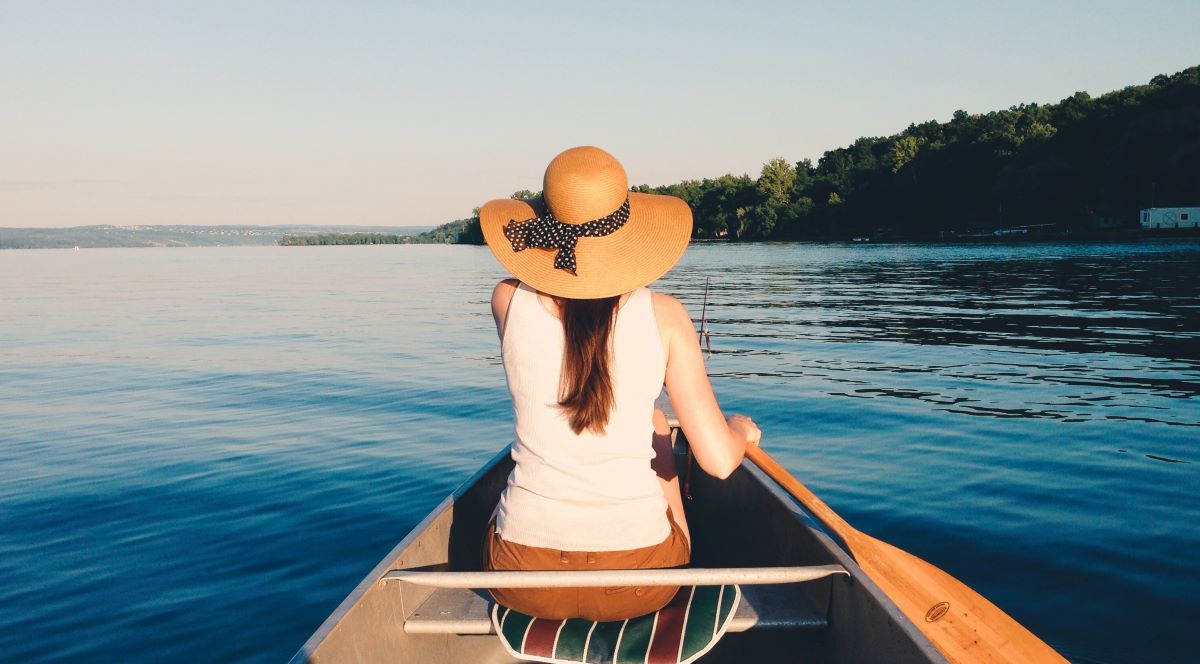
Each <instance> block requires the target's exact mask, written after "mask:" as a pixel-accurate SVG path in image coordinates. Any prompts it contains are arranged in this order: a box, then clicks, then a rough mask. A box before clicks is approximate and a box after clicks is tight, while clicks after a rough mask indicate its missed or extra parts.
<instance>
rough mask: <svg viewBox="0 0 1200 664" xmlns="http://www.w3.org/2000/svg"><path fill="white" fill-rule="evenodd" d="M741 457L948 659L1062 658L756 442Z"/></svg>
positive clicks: (964, 661)
mask: <svg viewBox="0 0 1200 664" xmlns="http://www.w3.org/2000/svg"><path fill="white" fill-rule="evenodd" d="M746 457H747V458H748V459H750V461H752V462H753V463H754V465H756V466H758V467H759V468H760V469H761V470H762V471H763V472H764V473H766V474H767V476H769V477H770V478H771V479H772V480H774V481H775V482H776V483H778V484H779V486H781V487H783V488H784V489H786V490H787V491H788V493H790V494H792V496H794V497H795V498H796V499H797V500H798V501H800V504H801V505H803V506H804V507H805V509H807V510H808V511H809V512H810V513H812V515H813V516H815V517H817V518H818V519H820V521H821V522H822V523H824V524H825V526H826V527H827V528H829V530H830V531H832V532H833V533H834V534H835V535H837V536H838V537H840V538H841V539H842V541H843V542H845V543H846V547H847V548H848V549H849V550H850V554H851V555H852V556H854V558H855V561H856V562H857V563H858V565H859V567H861V568H862V570H863V572H864V573H865V574H866V575H867V576H868V577H870V579H871V580H872V581H873V582H875V585H877V586H879V588H880V590H882V591H883V592H884V594H886V595H887V596H888V597H889V598H890V599H891V600H892V601H893V602H895V604H896V606H897V607H898V608H899V609H900V611H901V612H902V613H904V615H905V616H907V617H908V619H909V620H911V621H912V623H913V625H915V626H916V627H917V629H918V630H920V631H921V632H922V633H924V634H925V636H926V637H927V638H928V639H929V640H930V641H931V642H932V643H933V645H934V646H936V647H937V649H938V650H940V651H941V653H942V654H943V655H944V656H945V657H946V659H948V660H950V661H951V662H955V663H961V664H968V663H971V664H973V663H975V662H1013V663H1016V662H1028V663H1030V664H1033V663H1041V662H1056V663H1060V664H1064V663H1066V662H1067V660H1066V659H1064V658H1063V657H1062V655H1059V654H1058V653H1057V652H1055V651H1054V649H1053V648H1051V647H1050V646H1048V645H1046V644H1045V643H1044V642H1042V640H1041V639H1039V638H1038V637H1037V636H1035V635H1034V634H1033V633H1032V632H1030V631H1029V630H1027V629H1025V627H1023V626H1022V625H1021V624H1020V623H1018V622H1017V621H1016V620H1014V619H1013V618H1012V617H1011V616H1009V615H1008V614H1006V613H1005V612H1004V611H1002V610H1000V609H999V608H998V607H996V605H994V604H992V603H991V602H989V601H988V600H987V599H986V598H984V597H983V596H982V595H980V594H979V593H977V592H975V591H974V590H972V589H971V588H969V587H968V586H967V585H966V584H964V583H963V582H961V581H959V580H958V579H955V578H954V577H952V576H950V575H949V574H947V573H946V572H944V571H942V570H941V569H939V568H937V567H935V566H933V565H931V564H929V563H928V562H925V561H924V560H921V559H920V558H917V557H916V556H914V555H912V554H911V553H908V552H907V551H904V550H902V549H898V548H896V547H894V546H892V545H890V544H888V543H886V542H882V541H880V540H877V539H875V538H874V537H871V536H870V535H867V534H866V533H863V532H861V531H859V530H856V529H855V528H853V527H852V526H851V525H850V524H848V523H846V521H845V519H843V518H842V517H840V516H838V514H837V513H836V512H834V511H833V510H832V509H831V508H830V507H829V506H828V505H826V504H825V502H824V501H822V500H821V499H820V498H818V497H817V496H816V494H814V493H813V492H812V491H809V489H808V487H806V486H804V485H803V484H801V483H800V480H798V479H796V478H795V477H794V476H792V474H791V473H789V472H788V471H787V469H785V468H784V467H783V466H781V465H779V462H777V461H776V460H775V459H773V458H772V457H771V455H770V454H767V452H766V450H763V449H762V448H761V447H759V446H752V447H749V448H747V449H746Z"/></svg>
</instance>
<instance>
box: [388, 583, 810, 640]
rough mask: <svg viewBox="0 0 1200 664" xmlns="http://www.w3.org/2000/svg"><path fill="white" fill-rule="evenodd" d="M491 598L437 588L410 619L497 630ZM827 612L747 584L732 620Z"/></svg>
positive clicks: (429, 625)
mask: <svg viewBox="0 0 1200 664" xmlns="http://www.w3.org/2000/svg"><path fill="white" fill-rule="evenodd" d="M489 601H490V597H489V596H488V594H487V593H486V592H485V591H478V590H471V589H469V588H436V589H434V591H433V594H431V595H430V596H429V598H428V599H426V600H425V601H424V602H422V603H421V605H420V606H418V607H417V609H416V611H413V612H412V614H411V615H409V616H408V618H407V619H406V620H405V621H404V631H405V632H407V633H409V634H494V633H495V630H494V629H493V628H492V620H491V617H490V616H489V614H488V605H489ZM827 626H828V620H827V619H826V616H825V613H824V612H823V611H821V610H820V609H818V608H817V607H816V606H814V605H813V603H812V601H811V600H809V598H808V595H807V594H806V593H805V592H804V590H803V588H801V587H800V586H799V585H798V584H795V583H781V584H769V585H746V586H742V601H741V603H740V604H739V605H738V609H737V612H736V613H734V615H733V618H732V619H731V620H730V622H729V629H728V631H730V632H746V631H750V630H759V629H790V630H822V629H825V628H826V627H827Z"/></svg>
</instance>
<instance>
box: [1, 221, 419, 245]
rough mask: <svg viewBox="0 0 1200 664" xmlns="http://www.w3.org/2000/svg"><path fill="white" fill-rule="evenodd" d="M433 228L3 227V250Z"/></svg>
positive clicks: (264, 241) (407, 232)
mask: <svg viewBox="0 0 1200 664" xmlns="http://www.w3.org/2000/svg"><path fill="white" fill-rule="evenodd" d="M431 228H433V227H432V226H351V225H336V226H335V225H330V226H313V225H278V226H253V225H211V226H206V225H184V224H171V225H133V226H114V225H108V224H104V225H95V226H70V227H66V228H28V227H21V228H16V227H11V228H10V227H0V249H73V248H75V247H79V248H80V249H101V248H105V249H115V248H129V247H218V246H220V247H228V246H274V245H277V244H278V243H279V240H280V238H282V237H284V236H288V235H320V234H337V233H363V232H366V233H387V234H394V235H399V236H414V237H415V236H417V235H419V234H421V233H424V232H428V231H429V230H430V229H431Z"/></svg>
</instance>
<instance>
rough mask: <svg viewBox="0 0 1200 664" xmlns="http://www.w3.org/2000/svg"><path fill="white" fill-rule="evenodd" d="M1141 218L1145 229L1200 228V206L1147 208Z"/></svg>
mask: <svg viewBox="0 0 1200 664" xmlns="http://www.w3.org/2000/svg"><path fill="white" fill-rule="evenodd" d="M1140 218H1141V220H1142V230H1144V231H1151V230H1154V231H1157V230H1168V229H1170V230H1174V229H1176V228H1200V207H1171V208H1146V209H1145V210H1142V212H1141V217H1140Z"/></svg>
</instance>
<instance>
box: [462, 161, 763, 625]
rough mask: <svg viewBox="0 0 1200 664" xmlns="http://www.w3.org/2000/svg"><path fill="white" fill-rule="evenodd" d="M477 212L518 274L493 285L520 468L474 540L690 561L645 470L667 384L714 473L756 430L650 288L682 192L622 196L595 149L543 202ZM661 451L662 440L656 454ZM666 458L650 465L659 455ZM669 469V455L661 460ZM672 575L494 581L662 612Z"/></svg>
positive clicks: (666, 255) (603, 561)
mask: <svg viewBox="0 0 1200 664" xmlns="http://www.w3.org/2000/svg"><path fill="white" fill-rule="evenodd" d="M532 203H533V204H534V205H537V207H536V208H535V207H534V206H533V205H531V202H526V201H518V200H511V199H503V200H497V201H491V202H490V203H488V204H486V205H484V206H483V208H481V209H480V213H479V217H480V223H481V226H482V228H483V234H484V238H485V240H486V241H487V244H488V246H489V247H490V248H491V250H492V252H493V253H494V254H495V256H496V258H497V259H498V260H499V261H500V263H501V264H502V265H504V267H505V268H507V269H508V270H509V271H510V272H511V273H512V274H513V275H515V276H516V277H517V279H516V280H512V279H509V280H505V281H502V282H501V283H500V284H499V285H497V286H496V289H495V291H494V292H493V293H492V314H493V316H494V317H495V320H496V329H497V332H498V333H499V335H500V340H501V341H500V345H501V350H502V356H503V359H504V370H505V377H506V378H507V381H508V387H509V392H510V393H511V395H512V400H513V412H514V415H515V418H516V439H515V441H514V442H513V452H512V456H513V459H514V460H515V461H516V466H515V468H514V469H513V472H512V474H511V475H510V476H509V479H508V485H507V487H506V488H505V490H504V493H503V494H502V495H501V498H500V503H499V505H498V506H497V509H496V515H495V519H494V523H493V524H492V526H491V527H489V530H488V535H487V537H486V539H485V542H484V551H483V555H484V567H485V568H487V569H496V570H508V569H626V568H657V567H678V566H682V565H685V564H687V562H688V559H689V555H690V544H689V537H688V535H687V531H686V524H685V523H684V522H683V512H682V503H681V501H680V500H679V490H678V481H677V480H673V479H672V477H671V475H670V474H669V473H666V472H661V473H660V475H661V476H658V475H656V474H655V470H654V467H652V460H653V459H654V456H655V454H654V441H655V440H657V441H659V448H660V450H661V448H662V447H663V444H662V443H663V441H664V438H663V437H662V436H659V437H657V439H656V438H655V428H656V426H655V422H654V420H655V419H657V420H658V421H657V425H658V430H659V432H660V433H661V432H662V431H663V430H664V429H665V420H663V419H662V416H661V413H657V414H656V411H655V410H654V401H655V399H656V398H657V397H658V395H659V393H660V392H661V390H662V387H663V385H664V382H665V384H666V387H667V391H668V393H669V394H670V396H671V402H672V405H673V406H674V408H675V412H676V414H677V416H678V417H679V421H680V425H681V426H682V427H683V430H684V433H685V434H686V435H687V437H688V440H689V441H690V442H691V444H692V451H693V454H694V457H695V459H696V461H697V463H698V464H699V465H700V467H701V468H702V469H704V470H705V471H706V472H708V473H709V474H711V475H714V476H716V477H721V478H724V477H726V476H728V475H729V474H730V473H732V472H733V470H734V469H736V468H737V467H738V465H739V464H740V463H741V460H742V457H743V455H744V453H745V449H746V446H747V445H748V444H754V443H757V441H758V438H759V435H760V433H759V430H758V427H756V426H755V425H754V423H753V422H752V421H751V420H750V418H747V417H744V416H737V415H735V416H733V417H730V418H729V419H728V420H726V419H725V418H724V417H723V415H722V414H721V410H720V408H719V407H718V406H717V401H716V398H715V396H714V395H713V392H712V387H711V385H710V384H709V381H708V376H707V374H706V373H705V369H704V361H703V358H702V357H701V354H700V347H699V344H698V342H697V339H696V330H695V327H694V325H693V323H692V319H691V317H690V316H688V313H687V311H686V310H685V309H684V308H683V306H682V305H681V304H680V303H679V302H678V301H677V300H675V299H674V298H672V297H670V296H668V295H663V294H660V293H653V292H651V291H650V290H648V289H647V288H645V286H646V284H648V283H650V282H652V281H654V280H655V279H657V278H659V277H660V276H662V275H663V274H664V273H666V272H667V270H669V269H670V268H671V266H673V265H674V264H675V262H676V261H678V260H679V257H680V256H681V255H682V254H683V251H684V250H685V249H686V248H687V244H688V240H689V238H690V237H691V230H692V215H691V210H690V209H689V208H688V206H687V204H686V203H684V202H683V201H682V200H680V199H678V198H674V197H671V196H655V195H650V194H639V193H630V192H629V183H628V180H627V179H626V176H625V170H624V169H623V168H622V167H621V165H620V163H618V162H617V160H616V159H614V158H613V157H612V155H610V154H608V153H606V152H604V151H603V150H600V149H598V148H593V147H580V148H572V149H570V150H567V151H566V152H563V153H562V154H560V155H558V156H557V157H555V158H554V160H553V161H552V162H551V163H550V165H549V166H548V167H547V168H546V175H545V179H544V181H543V200H542V201H533V202H532ZM663 456H665V460H666V461H668V462H670V461H671V458H670V457H669V449H667V450H666V451H665V452H664V453H663V455H660V461H662V460H664V459H663ZM662 465H663V464H661V463H659V464H655V466H657V467H660V468H661V466H662ZM667 465H670V464H669V463H668V464H667ZM676 590H677V588H671V587H646V588H640V587H637V588H635V587H623V588H578V589H575V588H533V589H494V590H492V594H493V596H495V598H496V601H497V602H499V603H500V604H502V605H504V606H508V607H510V608H513V609H515V610H517V611H521V612H523V613H527V614H530V615H534V616H538V617H541V618H569V617H582V618H587V619H590V620H618V619H623V618H629V617H633V616H637V615H642V614H645V613H649V612H652V611H655V610H657V609H659V608H662V606H664V605H665V604H666V603H667V602H668V601H670V599H671V597H672V596H673V595H674V594H675V592H676Z"/></svg>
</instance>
